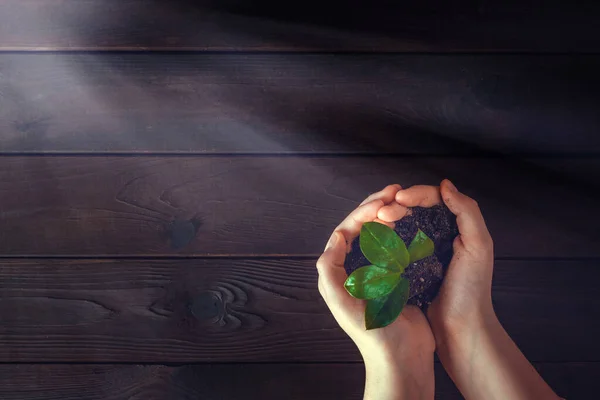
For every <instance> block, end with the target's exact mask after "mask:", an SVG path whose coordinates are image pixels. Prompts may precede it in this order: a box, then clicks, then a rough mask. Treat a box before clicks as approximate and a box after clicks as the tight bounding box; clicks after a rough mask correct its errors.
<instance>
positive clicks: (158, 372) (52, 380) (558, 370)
mask: <svg viewBox="0 0 600 400" xmlns="http://www.w3.org/2000/svg"><path fill="white" fill-rule="evenodd" d="M535 367H536V368H537V369H538V370H539V371H540V372H541V374H542V376H543V377H544V379H546V381H547V382H548V383H549V384H550V386H552V387H553V388H554V390H556V391H557V392H558V393H559V394H560V395H561V396H564V397H566V398H568V399H569V400H577V399H590V398H593V397H594V395H596V394H597V392H598V387H597V384H596V380H597V379H596V377H597V376H598V374H599V373H600V364H599V363H565V364H552V363H545V364H544V363H542V364H536V365H535ZM435 377H436V382H435V384H436V399H439V400H450V399H457V400H459V399H462V397H461V395H460V393H459V392H458V390H457V389H456V387H455V386H454V384H453V383H452V381H451V380H450V378H449V377H448V375H447V374H446V372H445V371H444V369H443V368H442V366H441V365H439V364H436V369H435ZM364 379H365V378H364V370H363V366H362V365H361V364H302V365H298V364H277V365H260V364H258V365H257V364H251V365H249V364H238V365H227V364H225V365H219V364H215V365H189V366H181V367H168V366H163V365H152V366H143V365H127V366H125V365H119V366H116V365H1V366H0V396H2V398H3V399H4V400H42V399H43V400H50V399H57V400H58V399H60V400H99V399H102V400H104V399H110V400H120V399H131V398H132V396H134V397H135V398H141V399H149V400H208V399H210V400H216V399H224V400H225V399H226V400H238V399H239V400H248V399H260V400H269V399H281V398H286V399H299V400H300V399H301V400H304V399H314V400H330V399H348V400H352V399H355V400H359V399H362V392H363V384H364ZM308 382H310V384H307V383H308Z"/></svg>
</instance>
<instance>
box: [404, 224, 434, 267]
mask: <svg viewBox="0 0 600 400" xmlns="http://www.w3.org/2000/svg"><path fill="white" fill-rule="evenodd" d="M408 253H409V254H410V262H411V263H414V262H415V261H419V260H422V259H424V258H425V257H429V256H430V255H432V254H433V240H431V239H429V237H428V236H427V235H426V234H425V232H423V231H422V230H420V229H419V231H418V232H417V234H416V235H415V238H414V239H413V240H412V242H410V245H409V246H408Z"/></svg>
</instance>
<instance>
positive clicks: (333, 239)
mask: <svg viewBox="0 0 600 400" xmlns="http://www.w3.org/2000/svg"><path fill="white" fill-rule="evenodd" d="M337 241H338V233H337V232H333V235H331V237H330V238H329V241H328V242H327V246H325V251H327V250H329V249H331V248H332V247H335V245H336V244H337Z"/></svg>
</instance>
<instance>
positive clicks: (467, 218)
mask: <svg viewBox="0 0 600 400" xmlns="http://www.w3.org/2000/svg"><path fill="white" fill-rule="evenodd" d="M441 194H442V198H443V199H444V203H446V206H448V208H449V209H450V211H452V213H453V214H454V215H456V223H457V224H458V231H459V232H460V237H461V241H462V244H463V245H464V246H465V248H467V249H474V248H480V247H482V246H490V245H491V243H492V237H491V236H490V232H489V231H488V229H487V226H486V225H485V220H484V219H483V215H482V214H481V210H480V209H479V205H478V204H477V202H476V201H475V200H473V199H472V198H470V197H469V196H467V195H464V194H462V193H461V192H459V191H458V189H456V186H454V185H453V184H452V182H450V181H449V180H447V179H445V180H444V181H443V182H442V184H441Z"/></svg>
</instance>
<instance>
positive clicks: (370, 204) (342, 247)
mask: <svg viewBox="0 0 600 400" xmlns="http://www.w3.org/2000/svg"><path fill="white" fill-rule="evenodd" d="M400 189H401V188H400V186H399V185H390V186H387V187H386V188H385V189H383V190H382V191H380V192H377V193H374V194H372V195H371V196H369V197H368V198H367V199H365V201H363V203H362V204H361V205H360V206H359V207H358V208H356V209H355V210H354V211H352V212H351V213H350V214H349V215H348V217H346V219H345V220H344V221H342V223H341V224H340V225H339V226H338V227H337V228H336V229H335V230H334V232H333V234H332V235H331V238H330V239H329V241H328V243H327V246H326V248H325V251H324V253H323V255H322V256H321V257H320V258H319V260H318V261H317V269H318V271H319V291H320V293H321V295H322V296H323V299H324V300H325V302H326V303H327V306H328V307H329V309H330V310H331V313H332V314H333V316H334V318H335V319H336V321H337V322H338V324H339V325H340V327H341V328H342V329H343V330H344V331H345V332H346V333H347V334H348V336H350V338H351V339H352V340H353V341H354V343H355V344H356V345H357V347H358V349H359V351H360V353H361V355H362V356H363V359H364V360H365V365H366V367H367V390H366V392H365V398H369V397H374V398H381V399H386V398H403V397H402V396H391V395H390V394H389V392H388V394H387V395H386V394H383V393H382V392H381V390H383V389H384V388H383V385H373V386H377V388H374V389H373V390H369V381H370V380H371V381H373V380H382V381H383V380H386V381H387V380H389V379H385V377H386V376H387V375H386V374H390V373H392V374H395V375H393V376H391V377H390V379H394V380H395V379H396V378H397V376H398V375H403V376H404V378H407V376H408V375H410V376H411V380H412V381H413V382H421V381H424V382H425V381H426V382H427V383H423V384H424V386H427V389H426V390H431V397H432V396H433V352H434V350H435V341H434V338H433V335H432V333H431V329H430V327H429V323H428V322H427V319H426V318H425V316H424V315H423V313H422V312H421V310H419V309H418V308H417V307H414V306H406V307H405V308H404V310H403V311H402V313H401V314H400V316H399V317H398V318H397V319H396V321H394V322H393V323H391V324H390V325H388V326H386V327H384V328H379V329H373V330H366V329H365V317H364V314H365V301H364V300H358V299H355V298H353V297H352V296H350V294H348V292H346V289H345V288H344V281H345V280H346V278H347V274H346V271H345V269H344V261H345V258H346V254H347V253H348V252H349V251H350V247H351V243H352V241H353V240H354V239H355V238H356V237H357V236H358V235H359V233H360V229H361V227H362V225H363V224H364V223H365V222H371V221H377V222H381V223H386V224H387V225H389V226H393V221H391V220H388V221H382V220H381V219H379V218H378V217H377V215H378V213H379V211H380V210H381V209H382V207H385V206H388V207H392V208H393V210H394V212H395V213H396V215H397V216H399V217H398V218H397V219H399V218H400V217H401V216H402V215H404V214H406V207H403V206H400V205H399V204H397V203H395V196H396V193H397V192H398V190H400ZM403 211H404V214H403V213H402V212H403ZM429 381H431V382H429ZM398 386H399V387H403V388H404V389H403V390H405V389H407V387H406V385H404V386H403V385H398ZM376 390H378V392H377V394H375V391H376ZM412 393H414V392H412Z"/></svg>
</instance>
